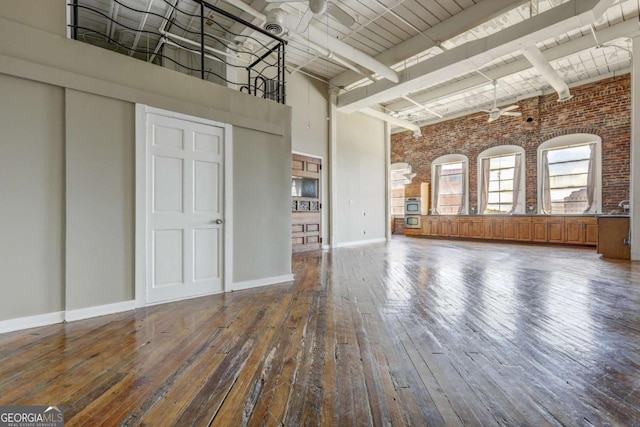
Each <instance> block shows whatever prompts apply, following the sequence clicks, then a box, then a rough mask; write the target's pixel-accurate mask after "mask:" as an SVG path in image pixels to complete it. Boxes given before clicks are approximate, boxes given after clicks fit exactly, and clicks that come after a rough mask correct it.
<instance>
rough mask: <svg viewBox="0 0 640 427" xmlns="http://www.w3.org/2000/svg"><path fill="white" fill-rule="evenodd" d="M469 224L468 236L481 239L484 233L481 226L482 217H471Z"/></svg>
mask: <svg viewBox="0 0 640 427" xmlns="http://www.w3.org/2000/svg"><path fill="white" fill-rule="evenodd" d="M469 221H470V226H469V232H470V237H471V238H473V239H482V237H483V235H484V230H483V228H482V226H483V225H484V224H483V219H482V218H471V219H470V220H469Z"/></svg>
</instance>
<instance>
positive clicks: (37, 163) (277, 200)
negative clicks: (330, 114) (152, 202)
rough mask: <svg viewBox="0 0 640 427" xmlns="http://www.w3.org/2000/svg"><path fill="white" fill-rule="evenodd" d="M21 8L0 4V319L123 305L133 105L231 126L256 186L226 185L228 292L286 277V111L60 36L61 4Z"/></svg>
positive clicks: (128, 290)
mask: <svg viewBox="0 0 640 427" xmlns="http://www.w3.org/2000/svg"><path fill="white" fill-rule="evenodd" d="M34 4H37V7H31V4H30V5H29V6H25V8H24V9H23V8H22V7H21V6H23V5H25V3H24V2H22V1H14V0H8V1H2V2H0V93H1V94H2V96H0V124H2V125H1V126H0V157H1V158H0V166H2V171H0V177H1V178H2V181H0V184H1V185H0V191H2V192H3V193H2V194H1V195H2V202H3V203H2V205H3V209H2V217H1V221H0V227H2V228H0V231H2V234H1V235H2V239H0V254H1V255H2V256H0V292H2V294H3V295H9V296H11V298H5V299H3V300H2V302H0V321H1V320H5V319H15V318H18V317H25V316H32V315H38V314H47V313H51V312H54V311H60V310H64V309H65V308H68V309H72V310H81V309H84V308H90V307H94V306H98V305H109V304H113V303H119V302H124V301H127V300H131V299H132V298H133V293H134V289H135V288H134V286H133V278H132V271H133V265H134V264H133V263H134V259H133V256H132V255H131V248H132V244H133V239H134V236H133V228H132V224H133V215H134V213H133V206H134V200H133V197H134V196H133V195H134V187H133V179H132V173H133V171H132V165H133V158H134V157H133V156H134V151H133V145H132V138H133V128H132V126H133V125H132V124H133V123H134V108H133V106H134V104H135V103H141V104H146V105H149V106H152V107H157V108H161V109H165V110H169V111H175V112H178V113H183V114H189V115H192V116H196V117H202V118H205V119H209V120H213V121H218V122H222V123H230V124H232V125H233V126H234V129H233V135H234V139H233V146H232V147H229V148H230V149H231V150H232V151H233V159H234V177H235V176H239V175H237V174H240V173H241V172H242V171H243V168H251V170H248V173H247V175H242V177H247V180H249V182H253V183H254V184H255V185H247V181H243V179H242V178H238V182H237V183H236V182H234V184H233V187H234V188H233V190H234V191H233V192H234V195H233V200H234V204H233V205H234V208H235V212H234V214H235V213H238V212H239V213H238V218H235V217H234V218H233V222H234V224H240V223H242V224H243V225H245V226H244V227H241V226H238V227H236V228H235V230H234V235H233V236H230V238H232V239H233V247H234V253H233V256H234V258H235V259H242V258H244V259H245V261H246V262H244V263H236V264H235V265H236V266H237V267H236V268H237V269H236V270H234V272H233V275H234V282H237V281H241V280H244V279H253V280H265V281H267V282H268V281H269V280H268V279H270V278H273V277H284V276H286V275H289V274H290V273H291V265H290V260H291V234H290V233H291V220H290V203H289V198H290V173H291V172H290V170H291V165H290V153H291V131H290V129H291V108H290V107H287V106H283V105H280V104H277V103H275V102H273V101H268V100H262V99H257V98H255V97H252V96H250V95H246V94H241V93H239V92H237V91H233V90H230V89H227V88H226V87H223V86H219V85H215V84H211V83H208V82H204V81H201V80H199V79H196V78H193V77H189V76H186V75H184V74H181V73H177V72H175V71H171V70H167V69H164V68H161V67H158V66H155V65H151V64H148V63H146V62H144V61H140V60H136V59H133V58H130V57H128V56H125V55H120V54H116V53H113V52H110V51H108V50H105V49H100V48H97V47H93V46H90V45H87V44H84V43H82V42H79V41H75V40H69V39H66V38H65V37H64V36H62V35H60V32H59V31H58V29H62V30H63V31H64V29H65V24H66V23H65V16H66V15H65V12H64V9H65V2H64V1H60V0H46V1H44V0H34ZM25 10H28V11H29V13H30V14H33V15H30V14H26V13H25V12H24V11H25ZM60 10H62V11H63V12H62V13H60ZM25 24H27V25H25ZM33 26H36V27H40V28H34V27H33ZM52 31H55V32H57V34H54V33H52ZM65 33H66V31H64V32H63V34H65ZM65 104H66V106H67V108H66V109H65ZM65 130H66V131H65ZM93 132H95V133H96V135H95V136H94V135H93ZM65 151H66V154H67V158H66V162H65V158H64V156H65ZM65 168H66V169H65ZM65 175H66V181H65V179H64V178H65ZM256 180H258V184H256ZM9 181H10V182H11V183H10V184H6V182H9ZM5 201H6V203H7V204H8V206H9V207H6V208H5ZM100 203H104V205H100ZM65 208H66V209H67V210H68V212H67V215H66V217H65V215H64V213H65ZM249 213H250V214H251V215H248V214H249ZM248 216H250V217H251V218H248ZM257 216H259V217H260V218H263V219H265V224H268V227H251V226H250V221H248V219H249V220H250V219H254V218H256V217H257ZM65 235H66V236H67V239H68V242H67V243H68V245H67V246H65V242H64V238H65ZM101 244H102V245H104V246H101ZM247 245H253V247H252V249H251V251H252V258H250V259H249V258H246V247H247ZM65 260H66V264H65ZM227 285H229V284H227ZM18 287H20V290H18ZM67 291H68V292H67ZM65 293H66V294H67V298H68V301H66V303H68V304H65V301H64V295H65ZM67 305H68V307H67Z"/></svg>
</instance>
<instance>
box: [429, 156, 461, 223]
mask: <svg viewBox="0 0 640 427" xmlns="http://www.w3.org/2000/svg"><path fill="white" fill-rule="evenodd" d="M468 170H469V159H468V158H467V156H465V155H463V154H448V155H446V156H441V157H438V158H437V159H435V160H434V161H433V162H432V163H431V182H432V190H431V193H432V197H431V206H433V207H432V209H431V213H433V214H434V215H462V214H466V213H467V212H468V205H469V179H468V175H469V173H468Z"/></svg>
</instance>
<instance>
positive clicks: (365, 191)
mask: <svg viewBox="0 0 640 427" xmlns="http://www.w3.org/2000/svg"><path fill="white" fill-rule="evenodd" d="M337 122H338V123H337V162H336V165H337V170H336V174H335V175H336V190H337V198H336V202H337V206H336V218H335V219H334V226H335V227H336V240H337V241H336V244H337V245H338V246H341V245H345V244H351V243H356V242H364V241H367V240H380V239H384V238H385V236H386V228H387V225H386V197H387V194H386V190H385V188H386V187H385V182H386V161H387V160H386V144H385V126H384V122H382V121H381V120H378V119H374V118H372V117H369V116H366V115H363V114H359V113H355V114H342V113H338V114H337Z"/></svg>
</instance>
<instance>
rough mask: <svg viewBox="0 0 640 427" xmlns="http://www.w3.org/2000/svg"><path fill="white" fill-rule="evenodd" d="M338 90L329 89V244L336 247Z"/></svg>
mask: <svg viewBox="0 0 640 427" xmlns="http://www.w3.org/2000/svg"><path fill="white" fill-rule="evenodd" d="M337 104H338V91H337V90H336V89H333V90H332V89H330V90H329V200H330V203H329V209H330V210H329V245H330V247H331V248H336V247H337V238H336V228H337V227H336V222H337V221H338V185H337V182H336V181H337V173H338V172H337V167H338V106H337Z"/></svg>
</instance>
